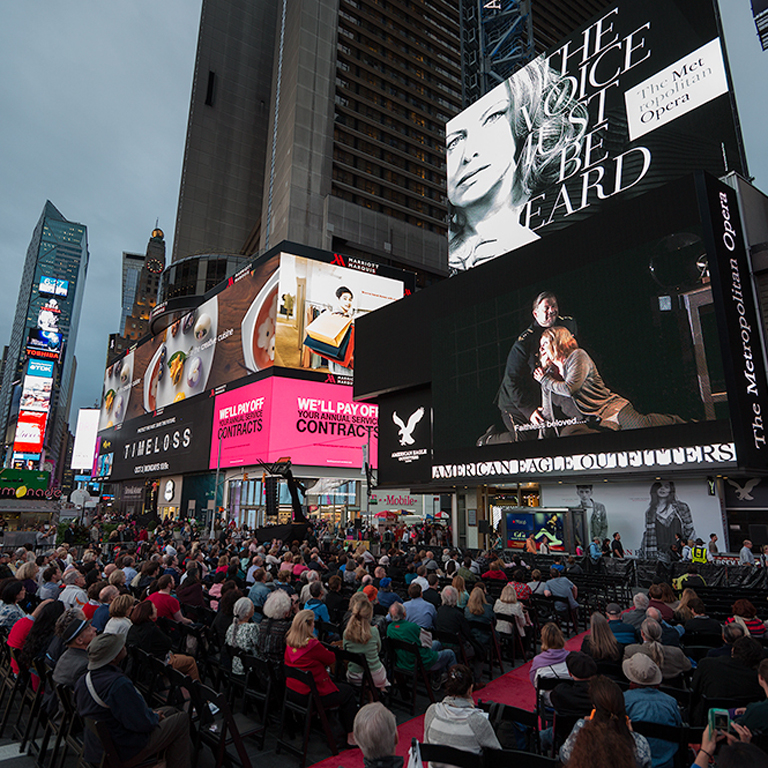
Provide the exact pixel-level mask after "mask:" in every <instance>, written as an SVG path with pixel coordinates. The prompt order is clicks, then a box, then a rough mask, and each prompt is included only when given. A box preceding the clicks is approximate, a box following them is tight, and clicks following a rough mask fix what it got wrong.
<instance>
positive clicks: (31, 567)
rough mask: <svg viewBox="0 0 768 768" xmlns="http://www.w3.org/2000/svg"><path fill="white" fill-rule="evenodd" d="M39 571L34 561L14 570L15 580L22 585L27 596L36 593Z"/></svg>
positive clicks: (29, 561) (28, 561)
mask: <svg viewBox="0 0 768 768" xmlns="http://www.w3.org/2000/svg"><path fill="white" fill-rule="evenodd" d="M39 570H40V568H38V566H37V563H36V562H35V561H34V560H27V562H26V563H22V564H21V565H20V566H19V567H18V568H17V569H16V578H17V579H18V581H20V582H22V584H24V589H26V590H27V594H28V595H34V594H35V593H36V592H37V573H38V571H39Z"/></svg>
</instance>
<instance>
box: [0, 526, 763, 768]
mask: <svg viewBox="0 0 768 768" xmlns="http://www.w3.org/2000/svg"><path fill="white" fill-rule="evenodd" d="M129 550H130V551H129ZM22 559H24V558H22ZM43 560H44V562H39V563H38V562H37V558H35V562H34V563H33V565H34V566H35V567H34V568H32V567H29V565H28V564H27V563H31V562H32V560H31V559H29V558H27V559H26V561H25V562H17V563H16V564H15V565H16V567H15V569H13V576H11V577H8V578H6V579H5V580H4V581H0V599H2V604H1V605H0V627H2V626H5V627H6V628H7V631H8V634H7V635H6V641H7V642H8V644H9V645H10V646H11V647H12V648H14V649H15V650H16V651H18V663H19V664H21V665H22V666H23V667H24V668H25V669H29V670H30V671H32V670H34V669H35V667H36V665H37V664H39V663H45V664H47V665H48V666H50V667H52V669H53V680H54V681H56V682H57V683H61V684H63V685H67V686H71V687H72V688H73V689H74V691H75V699H76V701H77V703H78V707H80V708H81V709H82V712H83V713H91V714H94V713H95V714H97V715H98V716H99V717H100V718H102V717H103V718H104V719H105V721H106V722H107V723H108V724H109V727H110V729H111V732H113V736H114V741H115V742H116V744H118V746H119V747H120V748H121V750H122V751H124V754H126V755H131V756H136V757H137V759H138V756H144V755H149V754H153V753H154V752H157V751H164V750H166V749H167V748H168V747H169V745H171V744H173V745H178V744H180V743H181V741H183V738H184V737H186V738H187V740H188V738H189V736H188V733H189V720H188V719H187V720H185V719H184V717H186V715H185V713H183V712H173V711H169V712H167V713H162V714H161V715H160V716H158V715H157V713H155V712H153V711H152V710H151V709H148V708H146V706H143V707H139V705H138V701H136V700H135V699H134V698H132V696H133V695H131V696H129V697H128V699H127V700H128V701H129V702H131V703H132V705H133V706H132V710H131V713H130V714H128V709H127V706H126V704H125V703H123V704H120V705H117V706H116V708H115V710H114V711H112V712H111V714H109V715H108V714H106V713H107V712H109V711H110V707H112V706H113V704H114V701H115V697H116V696H122V695H123V694H124V693H125V689H126V685H127V684H128V683H127V682H126V681H127V680H128V678H127V677H126V675H125V670H124V667H125V664H124V663H123V658H124V656H125V653H126V650H131V649H134V648H137V649H140V650H141V651H142V652H144V653H146V654H150V655H151V656H152V657H154V659H156V660H157V661H159V662H160V663H162V664H164V665H167V666H168V667H171V668H173V669H175V670H177V671H179V672H181V673H182V674H183V675H187V676H189V678H191V680H192V681H197V680H200V679H201V676H202V675H204V674H206V673H205V672H204V671H203V667H202V666H198V664H199V663H202V661H203V660H204V656H205V653H203V654H202V658H201V652H202V651H203V649H201V648H198V647H197V646H196V643H197V642H199V638H200V637H202V635H197V636H195V635H194V631H195V630H196V628H199V627H201V626H204V627H205V628H206V629H208V630H210V633H209V634H205V637H206V638H207V639H206V642H210V643H213V646H214V647H215V648H216V651H217V653H219V652H220V657H219V659H218V660H219V662H220V663H221V664H222V665H223V667H225V669H226V671H227V673H228V674H231V675H233V676H235V677H242V676H243V674H244V672H245V669H244V667H243V663H242V661H241V659H240V655H241V654H243V653H244V654H248V655H251V656H254V657H256V658H257V659H262V660H264V661H266V662H268V663H269V665H270V667H271V668H273V669H274V670H278V671H279V670H286V669H289V668H295V669H298V670H303V671H306V672H309V673H310V674H311V675H312V678H313V680H314V682H315V686H316V687H317V691H318V694H319V696H320V700H321V703H322V705H323V706H325V707H328V708H329V709H334V710H336V711H337V712H338V719H339V720H340V722H341V727H342V728H343V731H344V734H345V737H346V740H347V744H348V745H350V746H352V745H353V744H354V738H355V737H354V731H355V715H356V713H357V694H356V693H355V686H359V685H360V684H361V683H362V681H363V678H364V676H365V674H367V673H368V672H370V677H371V679H372V681H373V687H374V688H375V689H378V690H379V691H387V690H391V689H392V687H393V686H394V685H395V683H396V681H395V680H394V679H392V677H391V674H390V670H392V669H395V670H405V671H408V670H409V669H412V668H413V665H414V658H415V657H414V655H413V653H410V652H409V653H405V652H404V651H401V650H400V649H399V646H398V647H397V648H396V649H394V650H390V651H387V640H388V639H392V640H402V641H405V642H406V643H408V644H410V647H411V648H413V649H414V651H415V652H416V653H417V655H418V658H419V659H420V662H421V664H422V665H423V667H424V669H425V670H426V671H427V674H428V675H429V676H430V682H431V685H432V687H433V688H434V689H435V690H443V691H444V694H445V698H444V699H443V700H442V701H440V702H439V703H437V704H434V705H433V706H431V707H430V708H429V709H428V710H427V713H426V718H425V734H424V741H425V742H427V743H442V744H447V745H449V746H450V745H453V746H457V747H459V748H463V749H467V750H469V751H475V752H479V751H481V750H483V749H497V748H499V745H500V742H499V740H498V738H497V736H496V734H495V733H494V730H493V727H492V725H491V724H490V722H489V720H488V718H487V717H486V714H485V713H483V712H482V711H481V710H479V709H478V708H477V706H476V705H475V702H474V698H473V694H474V693H475V692H476V691H478V690H479V689H480V688H482V687H483V684H484V683H483V675H484V674H485V666H486V662H487V661H488V660H489V654H490V653H492V648H493V646H494V642H495V639H496V636H497V635H498V634H509V635H516V634H517V635H519V636H520V637H527V636H529V635H531V634H533V633H534V631H535V632H536V634H537V635H538V638H536V639H537V640H539V642H540V652H539V653H538V654H535V656H534V658H533V660H532V662H531V665H530V671H529V679H530V683H531V685H532V686H534V687H536V686H537V683H538V682H539V680H540V678H547V677H552V678H558V680H556V681H554V687H552V686H548V687H550V688H552V690H549V691H548V694H547V699H546V713H545V714H544V721H543V722H542V723H541V734H540V742H541V745H542V748H543V749H550V748H552V749H555V750H556V752H557V754H559V756H560V759H561V760H562V761H563V762H564V763H565V764H567V765H568V766H576V768H578V767H579V766H581V765H596V766H602V765H608V764H609V762H608V761H609V758H610V756H611V755H613V761H612V762H611V763H610V764H611V765H612V766H614V765H623V764H624V763H622V762H621V760H624V759H625V760H628V761H630V762H629V763H627V764H636V765H641V766H645V765H653V766H654V768H665V767H666V766H671V765H672V762H671V761H672V753H671V752H670V745H669V743H668V742H665V741H663V740H660V739H656V738H653V736H651V737H650V738H647V739H646V738H645V737H643V736H641V735H640V734H638V733H634V732H633V731H632V730H631V728H630V727H629V726H628V719H629V721H631V720H635V721H638V722H644V723H646V722H652V723H658V724H661V725H679V724H680V722H681V710H680V707H679V705H678V702H677V700H676V699H675V698H674V697H672V696H670V695H669V693H668V692H665V691H664V690H661V689H665V688H666V687H667V686H679V687H680V688H681V689H684V690H687V691H688V692H689V693H690V695H691V707H690V711H689V712H685V716H686V719H687V720H688V721H690V722H691V723H692V724H698V725H701V724H703V723H704V722H705V721H706V711H705V706H706V701H705V697H706V698H707V699H731V700H734V701H736V700H738V704H739V706H738V707H734V708H733V709H734V711H733V717H734V720H735V722H736V723H737V724H739V721H740V720H741V722H742V723H743V724H745V725H746V727H748V728H749V729H750V732H752V733H760V732H762V731H763V730H766V732H768V706H766V702H765V701H764V699H765V693H766V692H768V682H766V678H765V677H764V675H765V674H768V667H766V666H765V665H764V664H762V662H763V657H764V651H763V645H762V643H761V642H760V638H761V637H762V635H763V634H765V625H764V624H763V623H762V621H761V620H760V619H759V618H758V616H757V611H756V609H755V606H754V605H753V604H752V603H751V602H749V601H748V600H746V599H744V598H741V599H738V600H736V601H735V602H734V604H733V607H732V616H731V617H729V618H728V620H727V621H725V622H723V623H720V621H718V620H716V619H714V618H711V617H710V616H709V615H708V614H707V610H706V603H705V602H704V600H702V599H701V598H700V597H699V596H697V594H696V592H695V590H694V589H692V588H691V587H687V588H686V589H685V590H684V591H683V594H682V595H681V598H680V599H679V600H678V599H677V597H676V595H675V593H674V592H673V590H672V588H671V587H670V586H669V585H668V584H664V583H659V584H654V585H653V586H651V588H650V589H649V590H648V592H647V594H646V593H645V592H638V594H636V595H634V597H633V599H632V601H631V602H630V603H629V604H628V605H627V604H625V605H619V604H617V603H613V602H609V603H608V604H607V605H605V608H604V610H603V611H601V612H595V613H593V614H592V616H591V619H590V624H589V632H588V633H587V634H586V635H585V637H584V638H583V639H582V641H581V644H580V646H581V650H580V651H573V650H569V649H568V648H566V636H565V634H564V633H563V629H562V627H564V626H567V625H568V616H569V615H570V612H571V610H575V609H576V608H578V603H579V600H580V599H582V600H585V599H586V598H588V597H589V595H588V594H587V593H585V589H584V588H583V587H582V588H581V589H580V588H578V587H577V585H576V584H575V583H574V581H572V580H571V578H570V577H571V576H572V577H573V578H574V579H578V578H579V577H580V576H582V574H579V572H578V570H576V569H575V568H574V565H576V563H571V562H568V563H567V564H566V563H565V562H562V561H561V562H556V563H555V564H554V567H553V568H552V569H551V570H550V569H547V573H548V576H549V578H546V579H545V578H544V577H543V576H542V572H541V570H540V569H537V568H530V567H529V566H528V565H527V564H525V563H524V562H522V561H520V560H519V559H513V561H512V562H507V561H506V560H505V559H503V558H502V557H500V556H499V555H498V553H481V554H480V555H479V556H478V557H476V558H472V557H470V556H467V555H466V554H465V555H460V554H459V553H457V552H453V551H450V550H448V549H445V550H443V551H442V553H441V552H439V551H437V552H433V551H429V552H419V551H417V550H415V549H412V550H411V551H401V550H398V549H396V548H395V547H393V548H392V549H390V550H388V551H387V552H386V553H385V554H383V555H381V556H376V555H374V554H372V553H371V552H370V551H368V549H367V548H365V547H362V546H357V545H356V544H352V545H351V546H349V545H347V548H346V551H343V550H342V548H341V547H340V546H338V545H333V546H331V547H329V548H326V549H324V550H323V551H321V550H320V549H319V547H317V546H313V543H311V542H304V543H298V542H295V543H293V544H292V545H290V546H286V545H284V544H283V543H282V542H279V541H273V542H262V543H260V542H258V541H256V540H255V539H253V538H249V537H247V536H246V537H243V538H241V539H240V541H237V540H236V539H235V536H234V534H232V535H227V536H224V538H223V539H221V540H219V541H217V542H208V543H201V542H200V541H190V542H189V543H188V544H186V545H185V544H183V543H179V542H177V541H175V540H172V539H170V538H168V534H167V532H166V534H165V538H164V537H163V535H162V533H161V535H160V536H155V537H154V539H153V540H151V541H146V542H144V543H141V544H139V545H138V546H131V547H130V548H129V547H126V546H120V545H118V546H117V547H115V548H114V549H112V548H110V551H109V552H105V551H104V550H103V549H100V548H99V547H98V546H95V545H94V546H93V547H92V548H89V549H86V550H85V551H84V552H83V551H80V552H78V551H76V550H75V548H73V547H69V548H62V549H61V550H56V551H54V552H52V553H50V554H49V555H48V556H46V557H44V558H43ZM109 560H111V562H109ZM579 584H582V582H579ZM580 591H581V594H580ZM29 595H32V596H33V597H32V598H30V597H29ZM538 597H544V598H550V599H551V600H552V602H553V608H554V611H555V616H554V619H555V620H554V621H549V622H547V621H544V622H541V623H542V624H543V626H541V625H540V629H539V630H536V629H535V627H536V626H537V625H536V624H535V622H536V620H537V613H536V612H537V607H536V600H537V599H538ZM30 599H31V600H32V601H33V603H30ZM627 602H629V601H627ZM497 619H498V620H497ZM433 633H434V635H438V636H439V637H440V639H439V640H438V639H436V638H435V637H433ZM51 636H52V637H51ZM705 636H706V637H707V638H708V639H709V641H710V642H711V640H712V637H713V636H715V637H716V638H720V640H721V641H722V642H721V643H712V645H713V647H712V648H710V649H708V653H707V654H705V655H700V656H699V657H698V658H695V659H693V662H692V660H691V658H690V654H689V650H688V649H689V647H691V646H693V645H695V639H696V638H697V637H705ZM178 637H183V638H186V645H184V644H182V645H180V644H179V642H178ZM195 638H197V639H195ZM447 638H450V640H449V639H447ZM190 639H191V640H192V642H190ZM329 643H336V644H337V645H338V646H340V647H343V648H344V649H345V650H347V651H350V652H353V653H355V654H359V655H360V657H362V658H364V660H365V662H364V666H363V667H361V666H360V665H359V664H356V663H349V664H348V666H347V667H346V669H345V673H344V677H345V679H346V682H344V681H340V678H339V677H338V676H336V677H335V678H332V677H331V672H330V668H332V667H333V665H334V664H335V663H336V656H335V654H334V653H333V651H332V650H331V646H330V645H329ZM716 645H718V646H719V647H715V646H716ZM577 647H578V646H577ZM195 656H197V658H195ZM465 659H466V660H467V664H466V665H465V664H464V663H457V661H458V660H461V661H462V662H463V660H465ZM14 664H16V659H14ZM360 664H363V662H362V661H360ZM365 667H367V670H366V669H365ZM15 671H16V672H17V673H18V671H19V669H18V667H16V669H15ZM89 673H92V674H91V681H92V683H93V686H89V685H88V684H87V683H85V682H84V680H85V679H86V678H87V677H88V675H89ZM491 674H493V670H492V667H491ZM33 677H34V676H33ZM31 684H32V685H35V686H39V685H41V684H42V681H40V680H37V681H34V679H33V682H32V683H31ZM285 685H287V688H288V690H289V691H290V693H289V694H288V696H289V697H294V698H295V699H296V700H301V699H302V698H306V695H307V690H306V688H305V687H304V686H303V684H302V683H300V682H299V681H298V680H295V679H293V678H290V677H289V678H288V679H287V681H286V682H285ZM91 687H93V688H94V690H95V691H96V696H97V698H94V696H93V694H92V691H91ZM617 691H618V693H617ZM46 698H47V699H48V700H49V702H52V703H51V706H54V708H55V704H56V702H55V697H53V696H52V692H51V691H46ZM105 705H106V706H105ZM364 709H365V708H364ZM376 711H377V712H378V715H377V716H376V718H374V720H375V721H376V722H377V723H379V726H380V727H384V725H385V724H386V722H389V721H388V719H387V718H386V716H385V715H383V714H382V713H381V710H380V709H379V710H376ZM558 714H559V715H560V716H561V722H562V720H563V719H566V720H567V719H570V720H571V721H572V722H573V723H574V725H573V729H572V731H571V732H570V735H568V736H567V738H565V739H562V738H560V739H559V740H558V739H557V738H556V734H555V728H554V723H555V719H553V718H556V717H557V715H558ZM177 715H178V716H179V717H177ZM123 719H124V722H123ZM166 721H170V722H171V725H163V723H165V722H166ZM370 722H373V720H371V721H370ZM171 726H172V727H171ZM377 727H378V726H377ZM185 729H186V730H185ZM566 733H567V732H566ZM180 740H181V741H180ZM708 743H709V742H708ZM711 746H712V747H713V748H714V747H715V746H716V745H715V744H714V743H713V744H712V745H711ZM174 749H176V747H175V746H174ZM739 749H741V748H739ZM148 750H149V751H148ZM176 751H177V753H178V755H185V754H188V745H187V746H184V745H181V746H179V747H178V750H176ZM97 752H98V744H97V743H96V742H95V741H94V739H93V738H92V737H90V736H89V738H88V741H87V744H86V754H87V755H91V756H93V755H95V754H96V753H97ZM390 756H391V755H390ZM385 757H387V755H384V754H377V755H374V757H372V758H371V759H372V760H377V761H381V760H384V758H385ZM87 759H88V758H87ZM697 759H698V758H697ZM172 760H173V758H172ZM366 760H368V757H367V756H366ZM590 760H591V762H590ZM168 764H169V765H181V764H182V763H181V762H178V761H176V762H169V763H168Z"/></svg>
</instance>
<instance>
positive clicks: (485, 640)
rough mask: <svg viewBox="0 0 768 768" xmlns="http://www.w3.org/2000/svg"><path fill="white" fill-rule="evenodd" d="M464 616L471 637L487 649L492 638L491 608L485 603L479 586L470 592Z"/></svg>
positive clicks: (483, 591) (482, 591)
mask: <svg viewBox="0 0 768 768" xmlns="http://www.w3.org/2000/svg"><path fill="white" fill-rule="evenodd" d="M464 615H465V616H466V617H467V621H469V625H470V628H471V631H472V637H474V638H475V640H476V641H477V642H478V643H479V644H480V645H482V646H483V648H487V647H488V646H489V645H490V643H491V638H492V632H491V628H492V626H493V608H491V606H490V605H488V603H487V602H486V599H485V590H484V589H483V587H482V586H481V585H477V586H476V587H474V589H473V590H472V592H471V594H470V596H469V600H468V601H467V607H466V608H465V609H464Z"/></svg>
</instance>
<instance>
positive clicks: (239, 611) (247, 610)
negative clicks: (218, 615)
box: [232, 597, 290, 621]
mask: <svg viewBox="0 0 768 768" xmlns="http://www.w3.org/2000/svg"><path fill="white" fill-rule="evenodd" d="M289 599H290V598H289ZM252 613H253V603H252V602H251V600H250V598H248V597H241V598H240V599H239V600H238V601H237V602H236V603H235V606H234V608H233V609H232V615H233V616H234V617H235V618H236V619H239V620H240V621H243V619H247V618H248V617H249V616H250V615H251V614H252Z"/></svg>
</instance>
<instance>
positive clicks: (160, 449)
mask: <svg viewBox="0 0 768 768" xmlns="http://www.w3.org/2000/svg"><path fill="white" fill-rule="evenodd" d="M212 414H213V398H211V397H208V398H200V399H198V400H197V401H196V402H189V403H179V404H177V405H175V406H174V407H173V408H161V409H158V410H157V411H154V412H153V413H150V414H147V415H145V416H142V417H140V418H138V419H133V420H131V421H130V422H126V423H124V424H121V425H119V426H116V427H110V428H109V429H105V430H102V431H100V432H99V436H98V439H97V441H96V453H95V458H94V466H93V476H94V477H96V478H98V479H101V480H130V479H134V478H137V477H142V476H146V475H150V476H151V475H170V474H174V473H182V472H199V471H202V470H206V469H208V454H209V449H210V444H211V418H212Z"/></svg>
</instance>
